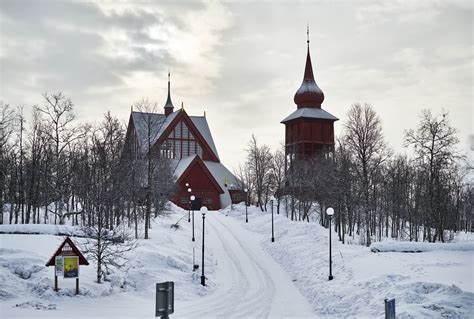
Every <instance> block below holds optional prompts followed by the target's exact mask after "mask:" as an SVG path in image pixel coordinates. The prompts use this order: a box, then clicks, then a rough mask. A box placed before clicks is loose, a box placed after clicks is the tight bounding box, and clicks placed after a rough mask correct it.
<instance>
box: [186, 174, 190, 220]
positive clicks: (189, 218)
mask: <svg viewBox="0 0 474 319" xmlns="http://www.w3.org/2000/svg"><path fill="white" fill-rule="evenodd" d="M188 186H189V184H188V183H186V187H188ZM188 193H189V195H191V188H188ZM190 222H191V202H189V207H188V223H190Z"/></svg>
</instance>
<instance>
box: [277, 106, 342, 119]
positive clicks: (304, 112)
mask: <svg viewBox="0 0 474 319" xmlns="http://www.w3.org/2000/svg"><path fill="white" fill-rule="evenodd" d="M300 117H305V118H313V119H323V120H332V121H337V120H339V119H338V118H337V117H335V116H334V115H332V114H331V113H329V112H327V111H325V110H323V109H319V108H307V107H303V108H300V109H297V110H296V111H294V112H293V113H291V114H290V115H288V116H287V117H286V118H285V119H284V120H283V121H281V122H280V123H285V122H288V121H291V120H294V119H297V118H300Z"/></svg>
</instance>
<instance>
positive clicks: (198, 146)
mask: <svg viewBox="0 0 474 319" xmlns="http://www.w3.org/2000/svg"><path fill="white" fill-rule="evenodd" d="M197 155H198V156H199V157H200V158H202V147H201V145H199V144H197Z"/></svg>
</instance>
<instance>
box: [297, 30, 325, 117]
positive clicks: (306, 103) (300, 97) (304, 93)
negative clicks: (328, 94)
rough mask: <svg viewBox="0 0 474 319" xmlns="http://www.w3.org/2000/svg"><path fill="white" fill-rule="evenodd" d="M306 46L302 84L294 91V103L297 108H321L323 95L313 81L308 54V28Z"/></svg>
mask: <svg viewBox="0 0 474 319" xmlns="http://www.w3.org/2000/svg"><path fill="white" fill-rule="evenodd" d="M307 44H308V52H307V54H306V66H305V69H304V78H303V83H301V86H300V88H299V89H298V91H296V94H295V98H294V101H295V103H296V105H297V106H298V108H304V107H306V108H321V104H322V103H323V101H324V93H323V91H322V90H321V89H320V88H319V86H318V85H317V84H316V81H315V80H314V75H313V66H312V64H311V55H310V54H309V28H308V40H307Z"/></svg>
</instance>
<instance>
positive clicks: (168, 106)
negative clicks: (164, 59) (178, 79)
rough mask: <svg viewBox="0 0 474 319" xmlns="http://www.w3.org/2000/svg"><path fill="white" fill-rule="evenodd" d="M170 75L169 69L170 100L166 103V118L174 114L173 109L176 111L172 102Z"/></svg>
mask: <svg viewBox="0 0 474 319" xmlns="http://www.w3.org/2000/svg"><path fill="white" fill-rule="evenodd" d="M170 75H171V73H170V69H169V68H168V98H167V99H166V103H165V115H166V116H168V115H170V114H171V113H173V109H174V106H173V102H171V92H170V91H171V89H170V86H171V85H170V82H171V81H170Z"/></svg>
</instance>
